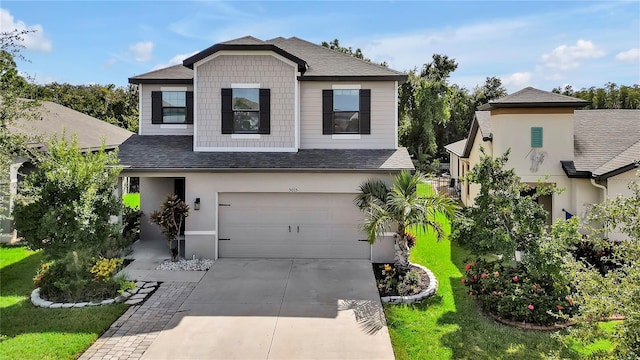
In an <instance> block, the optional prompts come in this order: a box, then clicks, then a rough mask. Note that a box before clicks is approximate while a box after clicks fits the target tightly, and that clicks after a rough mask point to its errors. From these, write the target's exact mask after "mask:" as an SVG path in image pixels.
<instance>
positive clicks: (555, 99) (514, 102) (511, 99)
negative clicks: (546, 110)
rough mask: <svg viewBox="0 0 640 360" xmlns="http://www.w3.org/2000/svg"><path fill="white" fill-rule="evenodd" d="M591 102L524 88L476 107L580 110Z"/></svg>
mask: <svg viewBox="0 0 640 360" xmlns="http://www.w3.org/2000/svg"><path fill="white" fill-rule="evenodd" d="M590 103H591V102H589V101H586V100H582V99H578V98H574V97H571V96H566V95H561V94H556V93H553V92H548V91H543V90H539V89H535V88H532V87H526V88H524V89H522V90H520V91H518V92H515V93H513V94H511V95H507V96H504V97H501V98H499V99H496V100H491V101H489V102H488V103H486V104H483V105H480V106H478V110H491V109H496V108H505V107H573V108H581V107H584V106H587V105H589V104H590Z"/></svg>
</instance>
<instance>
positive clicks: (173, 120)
mask: <svg viewBox="0 0 640 360" xmlns="http://www.w3.org/2000/svg"><path fill="white" fill-rule="evenodd" d="M186 121H187V94H186V92H184V91H163V92H162V122H163V123H164V124H183V123H185V122H186Z"/></svg>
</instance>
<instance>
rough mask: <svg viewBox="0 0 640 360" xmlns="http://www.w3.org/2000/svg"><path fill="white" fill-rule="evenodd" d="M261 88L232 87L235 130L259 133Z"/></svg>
mask: <svg viewBox="0 0 640 360" xmlns="http://www.w3.org/2000/svg"><path fill="white" fill-rule="evenodd" d="M258 90H259V89H232V94H233V95H232V96H233V97H232V102H233V132H234V133H236V134H243V133H258V129H259V128H260V98H259V91H258Z"/></svg>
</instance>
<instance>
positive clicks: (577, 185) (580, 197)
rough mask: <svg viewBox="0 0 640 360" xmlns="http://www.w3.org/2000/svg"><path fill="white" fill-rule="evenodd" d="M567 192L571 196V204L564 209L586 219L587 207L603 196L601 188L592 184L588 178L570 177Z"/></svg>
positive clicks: (598, 201)
mask: <svg viewBox="0 0 640 360" xmlns="http://www.w3.org/2000/svg"><path fill="white" fill-rule="evenodd" d="M567 192H569V194H570V196H571V204H570V205H569V206H568V207H565V209H566V210H567V211H569V212H570V213H571V214H573V215H576V216H579V217H580V218H581V219H586V217H587V212H588V211H589V208H590V207H591V206H592V205H593V204H597V203H600V202H602V199H603V198H604V192H603V191H602V189H599V188H597V187H595V186H593V185H592V184H591V180H590V179H571V185H570V187H569V189H567Z"/></svg>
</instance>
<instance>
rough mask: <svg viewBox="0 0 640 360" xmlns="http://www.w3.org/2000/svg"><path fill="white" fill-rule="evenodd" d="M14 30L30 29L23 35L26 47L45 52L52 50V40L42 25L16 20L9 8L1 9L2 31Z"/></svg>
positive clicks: (0, 25) (0, 22) (0, 21)
mask: <svg viewBox="0 0 640 360" xmlns="http://www.w3.org/2000/svg"><path fill="white" fill-rule="evenodd" d="M13 30H18V31H30V32H29V33H27V34H24V35H22V38H23V41H22V45H24V47H25V48H26V49H29V50H35V51H43V52H50V51H51V49H52V46H51V40H49V39H48V38H47V37H46V36H45V34H44V30H43V28H42V25H39V24H36V25H27V24H25V23H24V21H22V20H17V21H16V20H15V19H14V17H13V15H11V14H10V13H9V11H8V10H5V9H0V31H1V32H11V31H13Z"/></svg>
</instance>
